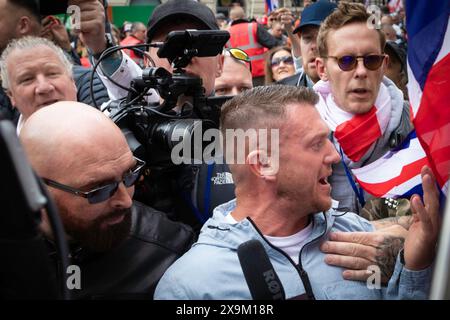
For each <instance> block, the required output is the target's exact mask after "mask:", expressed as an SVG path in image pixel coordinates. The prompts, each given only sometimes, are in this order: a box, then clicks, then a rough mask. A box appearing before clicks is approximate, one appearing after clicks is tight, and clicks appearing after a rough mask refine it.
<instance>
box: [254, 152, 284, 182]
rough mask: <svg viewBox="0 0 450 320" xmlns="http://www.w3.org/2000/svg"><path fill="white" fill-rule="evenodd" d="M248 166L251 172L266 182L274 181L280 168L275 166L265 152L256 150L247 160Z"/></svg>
mask: <svg viewBox="0 0 450 320" xmlns="http://www.w3.org/2000/svg"><path fill="white" fill-rule="evenodd" d="M246 164H247V165H249V166H250V171H251V172H252V173H253V174H254V175H255V176H256V177H258V178H260V179H263V180H266V181H274V180H275V179H276V173H277V172H278V166H276V168H275V166H273V163H272V161H271V159H270V158H269V157H268V156H267V152H266V151H264V150H254V151H252V152H250V153H249V154H248V156H247V158H246Z"/></svg>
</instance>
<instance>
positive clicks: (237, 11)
mask: <svg viewBox="0 0 450 320" xmlns="http://www.w3.org/2000/svg"><path fill="white" fill-rule="evenodd" d="M230 19H231V20H239V19H245V12H244V8H242V7H233V8H231V10H230Z"/></svg>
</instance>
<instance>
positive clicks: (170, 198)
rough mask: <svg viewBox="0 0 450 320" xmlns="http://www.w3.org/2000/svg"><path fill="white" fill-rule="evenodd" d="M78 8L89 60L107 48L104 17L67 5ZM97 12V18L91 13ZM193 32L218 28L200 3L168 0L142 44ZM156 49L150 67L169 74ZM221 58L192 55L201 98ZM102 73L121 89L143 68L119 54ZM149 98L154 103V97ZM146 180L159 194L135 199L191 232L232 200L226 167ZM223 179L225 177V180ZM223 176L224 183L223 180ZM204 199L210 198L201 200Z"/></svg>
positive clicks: (114, 90) (181, 169) (194, 168)
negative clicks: (168, 35) (168, 36)
mask: <svg viewBox="0 0 450 320" xmlns="http://www.w3.org/2000/svg"><path fill="white" fill-rule="evenodd" d="M72 3H73V4H77V5H79V6H80V8H81V15H82V16H84V17H88V18H89V17H91V20H89V19H88V18H85V19H86V20H83V21H82V22H81V37H82V39H83V42H84V43H85V44H86V45H87V46H88V48H89V50H90V51H91V53H93V56H94V59H95V58H99V56H100V54H101V53H102V52H103V51H104V50H105V49H106V48H107V46H108V45H109V44H108V43H107V40H106V39H105V37H104V34H102V30H103V29H104V28H103V23H104V19H103V18H102V16H101V15H102V14H103V10H102V8H101V4H100V3H99V2H98V1H88V0H85V1H80V0H78V1H75V0H73V1H72ZM94 11H96V14H94ZM186 29H198V30H219V28H218V26H217V23H216V20H215V16H214V14H213V12H212V11H211V10H210V9H209V8H208V7H206V6H205V5H204V4H201V3H198V2H196V1H193V0H179V1H173V0H171V1H168V2H166V3H164V4H161V5H159V6H158V7H156V9H155V10H154V12H153V14H152V16H151V17H150V19H149V22H148V25H147V42H149V43H150V42H155V41H158V42H159V41H164V39H165V38H166V36H167V34H168V33H169V32H171V31H175V30H186ZM156 52H157V48H150V49H149V51H148V53H149V55H150V56H151V58H152V59H153V61H154V62H155V66H157V67H164V68H165V69H167V70H168V71H169V72H172V71H173V70H172V66H171V65H170V63H169V61H168V60H167V59H162V58H159V57H158V56H157V54H156ZM222 65H223V56H222V55H217V56H214V57H193V58H192V60H191V61H190V63H189V64H188V65H187V67H186V68H185V70H186V74H188V75H193V76H198V77H200V78H201V80H202V81H203V87H204V89H205V95H206V96H211V95H213V92H214V81H215V79H216V77H218V76H220V74H221V72H222ZM101 66H102V69H103V71H105V72H106V73H109V75H110V76H111V78H112V79H113V80H114V81H116V82H118V83H120V84H121V85H123V86H126V87H128V86H129V84H130V82H131V81H132V80H133V79H134V78H136V77H138V76H140V75H141V74H142V70H141V69H140V68H139V66H137V65H136V64H135V63H134V61H132V59H130V58H129V57H128V56H127V55H126V54H124V53H123V52H118V53H117V54H115V55H114V54H113V55H112V56H111V57H110V58H107V59H105V61H104V62H102V64H101ZM99 74H100V76H101V77H102V80H103V81H104V83H105V85H106V86H107V87H108V92H109V94H110V98H111V99H120V98H123V97H124V96H126V94H127V91H126V90H123V89H121V88H118V87H117V86H115V85H114V84H113V83H111V82H110V81H109V80H108V79H107V78H106V77H104V76H103V75H102V72H101V71H99ZM150 99H153V101H155V95H154V94H153V95H151V96H150ZM153 174H154V176H153V178H151V179H146V181H147V183H146V189H147V190H149V189H152V188H153V189H156V188H157V189H158V190H162V191H161V192H159V194H158V193H157V194H153V195H149V193H148V192H147V193H145V194H144V195H143V196H141V197H139V199H140V200H141V201H143V202H145V203H147V204H151V205H152V207H155V208H157V209H159V210H162V211H164V212H167V213H168V215H169V217H171V218H173V219H175V220H182V221H184V222H186V223H189V224H190V225H193V226H194V227H195V228H198V227H200V226H201V224H202V223H203V222H204V221H206V220H207V218H208V217H209V216H210V215H211V212H212V210H213V209H214V207H215V206H217V205H219V204H221V203H224V202H226V201H228V200H230V199H232V198H233V197H234V192H233V191H234V185H233V184H232V180H231V179H226V177H231V174H230V173H229V169H228V167H227V166H226V165H218V164H217V165H216V164H212V165H209V166H208V165H205V164H204V165H180V166H178V167H177V168H176V169H174V170H172V171H171V172H164V173H161V174H159V175H158V174H157V173H156V172H153ZM224 177H225V178H224ZM222 178H224V179H222ZM204 199H209V201H205V200H204Z"/></svg>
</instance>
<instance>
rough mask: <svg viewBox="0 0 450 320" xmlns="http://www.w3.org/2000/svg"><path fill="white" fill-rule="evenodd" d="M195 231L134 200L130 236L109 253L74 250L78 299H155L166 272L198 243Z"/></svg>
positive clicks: (75, 295)
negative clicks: (158, 286) (193, 244)
mask: <svg viewBox="0 0 450 320" xmlns="http://www.w3.org/2000/svg"><path fill="white" fill-rule="evenodd" d="M194 240H195V239H194V233H193V232H192V230H191V228H190V227H188V226H186V225H184V224H181V223H177V222H173V221H170V220H169V219H167V218H166V217H165V214H163V213H161V212H159V211H156V210H154V209H152V208H150V207H146V206H144V205H143V204H141V203H139V202H136V201H134V202H133V207H132V227H131V232H130V237H129V238H128V239H127V240H125V242H124V243H123V244H121V245H120V246H119V247H117V248H115V249H113V250H111V251H109V252H107V253H102V254H98V253H92V252H88V251H87V250H86V249H83V248H80V247H78V248H72V249H71V254H72V261H71V264H74V265H77V266H79V267H80V270H81V289H80V290H77V289H73V290H71V293H72V297H73V298H75V299H130V298H133V299H152V298H153V292H154V290H155V287H156V284H157V283H158V281H159V279H160V278H161V277H162V275H163V274H164V272H165V271H166V269H167V268H168V267H169V266H170V265H171V264H172V263H173V262H174V261H175V260H176V259H178V258H179V257H180V256H181V255H183V254H184V253H185V252H186V251H187V250H188V249H189V248H190V247H191V245H192V243H193V242H194Z"/></svg>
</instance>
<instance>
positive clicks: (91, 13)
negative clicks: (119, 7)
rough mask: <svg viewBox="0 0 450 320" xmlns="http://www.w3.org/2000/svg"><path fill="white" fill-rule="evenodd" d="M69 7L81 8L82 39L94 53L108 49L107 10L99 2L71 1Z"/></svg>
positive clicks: (86, 0) (96, 0)
mask: <svg viewBox="0 0 450 320" xmlns="http://www.w3.org/2000/svg"><path fill="white" fill-rule="evenodd" d="M68 5H69V6H70V5H75V6H78V7H79V8H80V30H79V33H80V38H81V40H82V41H83V43H84V44H85V45H86V46H87V47H88V48H89V49H90V50H91V52H92V53H94V54H96V53H100V52H102V51H103V50H105V48H106V39H105V10H104V7H103V4H102V3H101V2H100V1H98V0H69V2H68Z"/></svg>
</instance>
